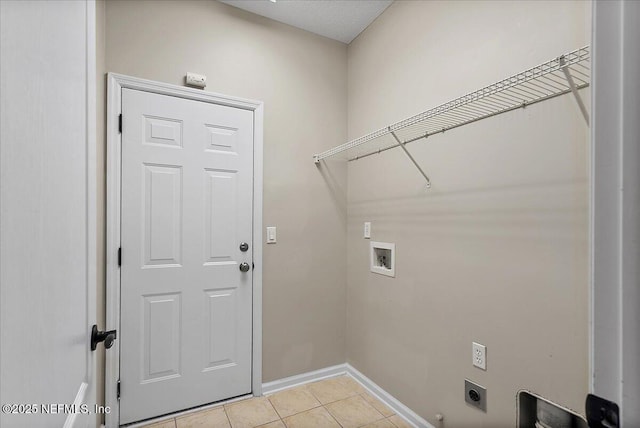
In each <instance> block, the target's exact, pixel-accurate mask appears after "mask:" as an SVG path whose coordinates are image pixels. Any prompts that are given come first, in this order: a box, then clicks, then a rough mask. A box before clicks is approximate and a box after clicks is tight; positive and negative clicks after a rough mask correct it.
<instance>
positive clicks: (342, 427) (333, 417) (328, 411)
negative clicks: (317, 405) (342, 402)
mask: <svg viewBox="0 0 640 428" xmlns="http://www.w3.org/2000/svg"><path fill="white" fill-rule="evenodd" d="M334 403H335V401H334ZM322 408H323V409H324V410H325V411H326V412H327V413H328V414H329V416H331V419H333V420H334V421H336V423H337V424H338V425H339V426H340V427H341V428H344V425H342V424H341V423H340V421H339V420H338V418H336V417H335V416H333V413H331V411H330V410H329V409H327V408H326V407H325V406H322Z"/></svg>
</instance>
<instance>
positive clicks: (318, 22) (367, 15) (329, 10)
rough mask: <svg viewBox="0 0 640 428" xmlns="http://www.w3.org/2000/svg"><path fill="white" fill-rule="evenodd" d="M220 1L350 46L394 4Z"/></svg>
mask: <svg viewBox="0 0 640 428" xmlns="http://www.w3.org/2000/svg"><path fill="white" fill-rule="evenodd" d="M218 1H220V2H221V3H225V4H228V5H230V6H234V7H237V8H240V9H244V10H246V11H249V12H252V13H255V14H257V15H262V16H264V17H267V18H270V19H273V20H274V21H278V22H282V23H284V24H288V25H291V26H294V27H297V28H301V29H303V30H306V31H309V32H311V33H315V34H319V35H321V36H324V37H328V38H330V39H334V40H338V41H340V42H343V43H347V44H349V43H351V41H352V40H353V39H355V38H356V37H357V36H358V34H360V33H361V32H362V31H364V29H365V28H367V27H368V26H369V24H371V23H372V22H373V21H374V20H375V19H376V18H377V17H378V16H379V15H380V14H381V13H382V12H384V10H385V9H386V8H387V7H389V5H390V4H391V3H393V0H276V2H272V1H270V0H218Z"/></svg>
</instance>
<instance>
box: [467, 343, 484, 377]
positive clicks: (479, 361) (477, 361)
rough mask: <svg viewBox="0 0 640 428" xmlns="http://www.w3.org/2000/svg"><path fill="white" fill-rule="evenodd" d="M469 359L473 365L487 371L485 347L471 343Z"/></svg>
mask: <svg viewBox="0 0 640 428" xmlns="http://www.w3.org/2000/svg"><path fill="white" fill-rule="evenodd" d="M471 358H472V362H473V365H474V366H476V367H478V368H480V369H482V370H486V369H487V347H486V346H484V345H481V344H479V343H476V342H473V343H472V345H471Z"/></svg>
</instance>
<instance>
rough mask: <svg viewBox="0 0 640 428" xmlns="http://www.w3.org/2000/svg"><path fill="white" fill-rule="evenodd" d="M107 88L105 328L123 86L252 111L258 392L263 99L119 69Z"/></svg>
mask: <svg viewBox="0 0 640 428" xmlns="http://www.w3.org/2000/svg"><path fill="white" fill-rule="evenodd" d="M107 87H108V93H107V193H106V197H107V235H106V258H107V260H106V274H107V281H106V318H107V320H106V330H113V329H115V330H118V331H119V330H120V267H119V266H118V249H119V248H120V197H121V195H120V181H121V137H122V136H121V134H120V132H119V129H118V118H119V116H120V114H121V113H122V100H121V97H122V89H135V90H139V91H145V92H150V93H155V94H160V95H169V96H173V97H179V98H185V99H189V100H195V101H202V102H206V103H212V104H219V105H225V106H229V107H235V108H240V109H244V110H250V111H253V247H252V248H253V262H254V265H255V267H254V270H253V310H252V316H253V322H252V327H253V329H252V362H251V364H252V370H251V389H252V394H253V395H254V396H260V395H262V157H263V151H262V146H263V114H264V104H263V103H262V102H261V101H252V100H247V99H243V98H237V97H230V96H226V95H220V94H215V93H212V92H205V91H202V90H198V89H192V88H186V87H182V86H177V85H171V84H168V83H161V82H154V81H151V80H145V79H140V78H136V77H130V76H124V75H121V74H115V73H109V74H108V82H107ZM105 366H106V367H105V405H106V406H109V407H110V408H111V413H110V414H107V415H105V423H106V426H107V427H109V428H111V427H113V428H115V427H117V426H119V422H120V421H119V414H120V408H119V402H118V398H117V381H118V376H119V373H120V343H119V341H118V340H116V341H115V342H114V345H113V347H112V348H111V349H109V350H108V351H107V352H106V358H105Z"/></svg>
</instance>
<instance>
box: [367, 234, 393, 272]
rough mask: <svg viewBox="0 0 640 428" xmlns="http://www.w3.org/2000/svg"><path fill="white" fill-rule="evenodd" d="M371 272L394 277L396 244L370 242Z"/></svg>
mask: <svg viewBox="0 0 640 428" xmlns="http://www.w3.org/2000/svg"><path fill="white" fill-rule="evenodd" d="M370 247H371V266H370V269H371V272H373V273H379V274H381V275H386V276H391V277H395V276H396V244H390V243H388V242H371V244H370Z"/></svg>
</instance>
